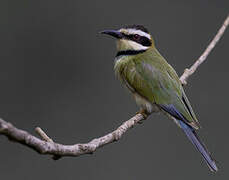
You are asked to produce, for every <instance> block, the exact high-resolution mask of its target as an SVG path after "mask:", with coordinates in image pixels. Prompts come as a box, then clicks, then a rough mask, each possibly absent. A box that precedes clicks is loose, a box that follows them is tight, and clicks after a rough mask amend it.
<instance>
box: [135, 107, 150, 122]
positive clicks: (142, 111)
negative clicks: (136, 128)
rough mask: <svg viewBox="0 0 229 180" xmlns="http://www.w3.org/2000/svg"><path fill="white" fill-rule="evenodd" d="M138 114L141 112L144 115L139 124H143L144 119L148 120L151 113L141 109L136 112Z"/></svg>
mask: <svg viewBox="0 0 229 180" xmlns="http://www.w3.org/2000/svg"><path fill="white" fill-rule="evenodd" d="M136 114H141V115H142V116H143V119H142V120H141V121H139V122H138V123H139V124H142V123H143V120H146V119H147V117H148V116H149V114H148V113H147V112H146V111H145V110H144V109H140V111H138V112H136Z"/></svg>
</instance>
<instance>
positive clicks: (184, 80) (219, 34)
mask: <svg viewBox="0 0 229 180" xmlns="http://www.w3.org/2000/svg"><path fill="white" fill-rule="evenodd" d="M228 24H229V15H228V16H227V18H226V20H225V21H224V23H223V25H222V26H221V28H220V29H219V31H218V32H217V34H216V35H215V37H214V38H213V40H212V41H211V43H210V44H209V45H208V47H207V48H206V49H205V51H204V53H203V54H202V55H201V56H200V57H199V59H197V60H196V62H195V63H194V64H193V65H192V66H191V68H190V69H188V68H187V69H185V71H184V73H183V74H182V76H181V77H180V80H181V82H182V84H183V85H186V84H187V79H188V77H189V76H191V75H192V74H193V73H194V72H195V71H196V69H197V68H198V67H199V66H200V65H201V64H202V63H203V62H204V61H205V60H206V58H207V57H208V55H209V53H210V52H211V51H212V49H213V48H214V47H215V45H216V44H217V42H218V41H219V40H220V38H221V37H222V36H223V34H224V31H225V30H226V28H227V26H228Z"/></svg>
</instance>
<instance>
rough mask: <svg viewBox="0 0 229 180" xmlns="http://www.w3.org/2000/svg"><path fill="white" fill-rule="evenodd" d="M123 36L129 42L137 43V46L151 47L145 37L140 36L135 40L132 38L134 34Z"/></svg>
mask: <svg viewBox="0 0 229 180" xmlns="http://www.w3.org/2000/svg"><path fill="white" fill-rule="evenodd" d="M123 36H124V38H125V39H129V40H132V41H135V42H137V43H139V44H141V45H143V46H151V45H152V42H151V40H150V39H148V38H147V37H145V36H140V35H139V37H138V38H137V39H136V38H135V37H134V34H129V35H128V34H124V33H123Z"/></svg>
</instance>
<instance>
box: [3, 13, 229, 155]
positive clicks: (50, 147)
mask: <svg viewBox="0 0 229 180" xmlns="http://www.w3.org/2000/svg"><path fill="white" fill-rule="evenodd" d="M228 24H229V16H227V18H226V20H225V22H224V23H223V25H222V27H221V28H220V29H219V31H218V33H217V34H216V36H215V37H214V39H213V40H212V41H211V43H210V44H209V45H208V47H207V49H206V50H205V51H204V53H203V54H202V55H201V56H200V58H199V59H198V60H197V61H196V62H195V63H194V64H193V65H192V66H191V68H190V69H186V70H185V72H184V73H183V75H182V76H181V77H180V80H181V82H182V84H187V78H188V77H189V76H190V75H192V74H193V73H194V72H195V71H196V69H197V68H198V67H199V66H200V64H201V63H202V62H203V61H204V60H205V59H206V58H207V56H208V54H209V53H210V52H211V50H212V49H213V48H214V47H215V45H216V43H217V42H218V41H219V39H220V38H221V37H222V35H223V33H224V31H225V29H226V28H227V26H228ZM145 118H146V117H145V116H143V115H142V114H136V115H135V116H134V117H132V118H131V119H129V120H127V121H126V122H124V123H123V124H122V125H121V126H119V127H118V128H117V129H116V130H115V131H113V132H111V133H109V134H107V135H105V136H103V137H100V138H96V139H93V140H92V141H90V142H89V143H85V144H75V145H62V144H58V143H55V142H53V140H52V139H51V138H49V137H48V136H47V135H46V133H45V132H44V131H43V130H42V129H41V128H36V132H37V133H38V135H39V136H40V137H41V138H42V139H39V138H37V137H35V136H33V135H31V134H30V133H28V132H26V131H23V130H20V129H18V128H16V127H14V126H13V125H12V124H10V123H8V122H6V121H4V120H2V119H0V135H1V134H2V135H5V136H6V137H8V138H9V139H10V140H12V141H15V142H18V143H21V144H23V145H25V146H28V147H30V148H32V149H34V150H35V151H37V152H38V153H40V154H49V155H53V159H59V158H60V157H63V156H79V155H83V154H91V153H93V152H94V151H96V149H98V148H100V147H102V146H104V145H107V144H109V143H112V142H114V141H118V140H119V139H120V138H121V137H122V136H123V134H124V133H125V132H126V131H127V130H129V129H130V128H132V127H134V126H135V125H136V124H138V123H140V122H141V121H142V120H144V119H145Z"/></svg>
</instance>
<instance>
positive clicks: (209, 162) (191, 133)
mask: <svg viewBox="0 0 229 180" xmlns="http://www.w3.org/2000/svg"><path fill="white" fill-rule="evenodd" d="M178 121H179V123H180V126H181V128H182V130H183V131H184V132H185V134H186V136H187V137H188V139H189V140H190V141H191V142H192V144H193V145H194V146H195V147H196V149H197V150H198V151H199V152H200V153H201V155H202V157H203V158H204V160H205V161H206V163H207V165H208V167H209V168H210V170H211V171H213V172H216V171H217V170H218V168H217V166H216V164H215V161H214V160H213V159H212V157H211V155H210V153H209V152H208V150H207V148H206V147H205V146H204V144H202V143H201V141H200V139H199V137H198V136H197V134H196V132H195V130H194V129H193V128H192V127H191V126H189V125H187V124H186V123H185V122H183V121H181V120H178Z"/></svg>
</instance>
